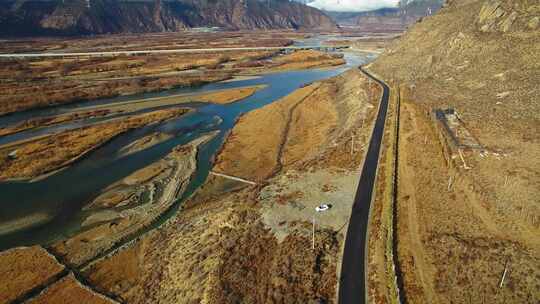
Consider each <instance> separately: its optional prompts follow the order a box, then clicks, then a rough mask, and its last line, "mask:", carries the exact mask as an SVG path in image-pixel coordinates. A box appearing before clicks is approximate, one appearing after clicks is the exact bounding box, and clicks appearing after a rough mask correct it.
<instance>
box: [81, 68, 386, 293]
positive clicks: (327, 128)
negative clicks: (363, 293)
mask: <svg viewBox="0 0 540 304" xmlns="http://www.w3.org/2000/svg"><path fill="white" fill-rule="evenodd" d="M378 94H379V93H377V86H376V85H375V84H373V83H371V84H370V83H369V82H368V81H367V79H366V78H364V76H363V75H362V74H361V73H360V72H359V71H357V70H351V71H349V72H347V73H345V74H343V75H340V76H337V77H335V78H332V79H329V80H325V81H321V82H316V83H314V84H311V85H309V86H307V87H305V88H301V89H300V90H298V91H295V92H294V93H292V94H290V95H288V96H286V97H284V98H282V99H280V100H279V101H276V102H274V103H272V104H269V105H267V106H265V107H262V108H260V109H258V110H255V111H252V112H249V113H248V114H245V115H244V116H242V118H241V119H240V120H239V121H238V123H237V124H236V125H235V127H234V128H233V129H232V131H231V132H230V134H229V136H228V138H227V140H226V142H225V144H224V146H223V148H222V150H221V151H220V152H219V153H218V156H217V158H216V163H215V165H214V169H213V170H215V171H218V169H219V170H220V171H219V172H221V171H223V173H225V174H229V175H235V174H236V175H239V176H240V177H242V178H247V179H252V180H255V181H256V182H257V183H258V185H257V186H251V185H248V184H245V183H242V182H239V181H233V180H228V179H225V178H223V177H220V176H209V177H208V178H207V181H206V182H205V184H204V185H203V186H202V187H201V188H200V189H199V190H198V191H197V192H196V193H195V195H194V196H193V197H192V198H191V199H189V200H187V201H186V202H185V203H184V205H183V208H182V212H180V213H178V214H177V215H176V216H175V217H174V218H172V219H171V220H170V221H169V222H168V223H167V224H165V225H164V226H162V227H160V228H158V229H156V230H153V231H151V232H149V233H147V234H146V235H144V236H143V237H141V238H140V240H138V241H136V242H132V243H130V244H128V245H126V246H125V247H124V248H122V249H121V250H119V251H118V252H116V253H115V254H113V255H112V256H110V257H107V258H105V259H102V260H100V261H98V262H97V263H94V264H93V265H91V266H90V267H88V268H87V269H85V271H84V273H85V276H86V277H87V278H88V279H89V281H90V282H92V284H93V285H95V286H96V287H97V288H98V289H99V290H102V291H104V292H107V293H112V294H114V295H116V296H118V297H120V298H121V299H123V300H125V301H128V302H130V303H143V302H147V301H153V300H157V299H160V300H163V301H170V302H175V301H183V300H185V299H190V300H192V301H194V302H199V301H203V302H206V303H223V302H231V301H232V302H234V301H245V302H266V301H270V300H273V301H281V300H283V299H290V298H294V299H298V300H300V301H303V302H309V301H312V300H320V301H328V302H333V301H334V300H335V294H336V285H337V272H338V270H337V269H336V266H337V265H338V264H339V259H340V255H341V244H342V242H343V239H344V237H343V233H344V232H345V231H344V228H343V227H345V225H346V222H347V220H348V217H349V215H350V213H349V212H350V207H351V205H352V201H353V196H354V192H355V190H356V187H355V186H356V182H357V179H358V176H359V173H358V169H359V166H360V164H361V162H362V156H363V150H364V149H365V147H364V146H365V143H367V141H368V138H369V133H370V131H371V124H372V121H373V118H374V116H375V109H376V106H377V102H378V97H379V96H378ZM351 113H353V115H351ZM264 126H272V128H271V129H267V128H265V127H264ZM257 134H258V135H257ZM263 134H264V136H262V135H263ZM311 134H312V135H311ZM353 141H354V143H353ZM315 143H316V144H315ZM300 151H307V153H301V152H300ZM351 151H352V153H351ZM257 156H258V157H259V158H262V159H264V160H265V161H263V162H261V161H255V159H256V157H257ZM323 202H330V203H331V204H332V205H333V207H332V209H331V210H330V211H328V214H321V215H320V216H317V219H316V222H317V227H316V231H317V233H316V239H315V249H312V248H311V220H312V216H313V215H314V207H315V206H317V205H319V204H320V203H323ZM120 261H122V262H121V263H120ZM141 261H144V263H141ZM158 274H159V275H158ZM224 286H227V288H224Z"/></svg>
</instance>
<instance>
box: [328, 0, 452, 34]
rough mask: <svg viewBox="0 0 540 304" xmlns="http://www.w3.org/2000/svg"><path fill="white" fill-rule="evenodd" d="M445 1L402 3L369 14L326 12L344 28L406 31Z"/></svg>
mask: <svg viewBox="0 0 540 304" xmlns="http://www.w3.org/2000/svg"><path fill="white" fill-rule="evenodd" d="M443 4H444V0H409V1H406V0H404V1H401V2H400V3H399V4H398V6H397V7H388V8H381V9H378V10H373V11H367V12H326V14H327V15H328V16H330V17H331V18H332V19H333V20H334V21H335V22H336V23H338V24H339V25H343V26H360V27H362V26H364V27H380V28H385V29H397V30H399V29H404V28H405V27H407V26H408V25H410V24H412V23H414V22H416V21H417V20H418V19H420V18H422V17H425V16H428V15H431V14H435V13H436V12H437V11H438V10H439V9H440V8H441V7H442V6H443Z"/></svg>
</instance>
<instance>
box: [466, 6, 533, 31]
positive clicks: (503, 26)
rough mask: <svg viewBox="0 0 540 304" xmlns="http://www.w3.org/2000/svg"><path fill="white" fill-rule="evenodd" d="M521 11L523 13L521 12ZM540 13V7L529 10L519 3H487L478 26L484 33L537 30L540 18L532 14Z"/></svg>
mask: <svg viewBox="0 0 540 304" xmlns="http://www.w3.org/2000/svg"><path fill="white" fill-rule="evenodd" d="M520 11H521V12H520ZM539 11H540V6H531V7H529V8H528V9H526V8H524V7H522V5H519V2H518V3H514V4H513V5H510V3H508V2H506V1H500V0H489V1H485V2H484V4H483V5H482V8H481V9H480V13H479V14H478V17H477V19H476V24H477V26H478V28H479V29H480V31H482V32H503V33H506V32H509V31H512V30H524V29H526V28H528V29H532V30H534V29H536V28H537V27H538V23H540V18H539V17H538V16H531V15H530V13H531V12H532V13H534V12H536V14H538V12H539ZM529 18H530V19H529Z"/></svg>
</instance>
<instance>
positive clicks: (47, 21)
mask: <svg viewBox="0 0 540 304" xmlns="http://www.w3.org/2000/svg"><path fill="white" fill-rule="evenodd" d="M214 26H217V27H222V28H227V29H273V28H286V29H334V28H335V27H336V25H335V23H334V22H333V21H332V20H331V19H330V18H329V17H327V16H326V15H325V14H324V13H322V12H320V11H319V10H317V9H315V8H312V7H308V6H306V5H303V4H300V3H296V2H289V1H286V0H271V1H264V2H261V1H259V0H241V1H237V0H218V1H209V0H89V1H87V0H64V1H61V0H7V1H3V3H2V4H0V35H4V36H5V35H8V36H16V35H44V34H47V35H57V34H61V35H78V34H105V33H128V32H135V33H139V32H163V31H178V30H182V29H186V28H192V27H214Z"/></svg>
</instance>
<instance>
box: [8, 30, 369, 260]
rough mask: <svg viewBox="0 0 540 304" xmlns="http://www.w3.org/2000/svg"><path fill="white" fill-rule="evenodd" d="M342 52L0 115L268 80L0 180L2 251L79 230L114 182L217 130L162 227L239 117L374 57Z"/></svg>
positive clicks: (47, 112) (22, 116)
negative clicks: (341, 58) (49, 168)
mask: <svg viewBox="0 0 540 304" xmlns="http://www.w3.org/2000/svg"><path fill="white" fill-rule="evenodd" d="M332 38H334V37H332ZM321 40H322V39H321V38H317V39H314V40H312V41H308V42H305V41H304V42H302V43H305V44H312V43H313V42H316V43H320V41H321ZM344 55H345V59H346V61H347V64H346V65H343V66H340V67H337V68H332V69H316V70H302V71H288V72H279V73H271V74H264V75H260V77H258V78H254V79H248V80H238V81H230V82H219V83H212V84H207V85H203V86H200V87H195V88H181V89H172V90H167V91H162V92H159V93H146V94H137V95H131V96H121V97H116V98H109V99H101V100H94V101H87V102H83V103H74V104H69V105H62V106H56V107H51V108H44V109H37V110H32V111H26V112H20V113H16V114H13V115H9V116H4V117H0V126H5V125H9V124H14V123H17V122H21V121H24V120H26V119H29V118H35V117H46V116H51V115H58V114H62V113H69V112H73V111H81V110H84V109H85V108H89V109H90V108H92V107H95V106H97V105H112V104H115V103H120V102H129V101H135V100H141V99H144V98H152V97H166V96H172V95H177V94H191V93H193V94H199V93H205V92H208V91H213V90H221V89H232V88H238V87H245V86H254V85H266V87H265V88H263V89H261V90H259V91H257V92H256V93H255V94H253V95H251V96H249V97H247V98H245V99H242V100H240V101H237V102H234V103H230V104H224V105H221V104H212V103H183V104H177V105H174V106H175V107H188V108H191V109H192V111H191V112H190V113H188V114H186V115H184V116H181V117H179V118H176V119H172V120H168V121H166V122H164V123H160V124H156V125H150V126H146V127H143V128H140V129H137V130H134V131H130V132H127V133H125V134H123V135H121V136H118V137H116V138H115V139H114V140H112V141H110V142H108V143H107V144H105V145H103V146H102V147H100V148H99V149H97V150H95V151H93V152H92V153H90V154H89V155H87V156H86V157H84V158H82V159H81V160H79V161H77V162H76V163H75V164H73V165H71V166H70V167H68V168H66V169H64V170H62V171H59V172H57V173H55V174H53V175H50V176H48V177H46V178H44V179H41V180H39V181H34V182H26V181H24V182H23V181H21V182H5V183H0V250H4V249H7V248H12V247H15V246H23V245H25V246H26V245H34V244H43V245H46V244H49V243H51V242H53V241H55V240H58V239H62V238H66V237H68V236H70V235H72V234H74V233H76V232H77V231H79V230H80V228H81V223H82V222H83V220H84V219H85V218H86V216H87V215H88V214H86V213H85V211H83V207H84V206H85V205H86V204H88V202H90V201H92V200H93V199H94V198H95V197H96V196H98V195H99V194H100V192H101V191H103V190H104V189H106V188H107V187H108V186H109V185H111V184H113V183H115V182H117V181H119V180H121V179H123V178H124V177H126V176H128V175H130V174H132V173H133V172H135V171H137V170H139V169H141V168H144V167H146V166H148V165H150V164H152V163H154V162H156V161H158V160H159V159H161V158H163V157H164V156H166V155H167V154H168V153H170V152H171V150H172V149H173V148H174V147H176V146H178V145H183V144H186V143H189V142H190V141H192V140H194V139H196V138H198V137H199V136H201V135H203V134H206V133H208V132H212V131H216V130H217V131H219V133H218V135H217V136H216V137H214V138H213V139H212V140H211V141H209V142H207V143H206V144H204V145H202V146H201V147H200V150H199V153H198V157H197V170H196V172H195V174H194V176H193V178H192V179H191V181H190V184H189V186H188V188H187V190H186V191H185V192H184V193H183V194H182V195H181V197H179V198H178V199H177V201H176V203H175V204H174V205H173V207H171V208H170V209H169V210H168V211H167V212H165V213H164V214H162V216H161V218H160V219H159V220H158V221H157V222H155V223H154V224H153V225H152V226H151V227H148V228H147V229H153V228H155V227H157V226H159V225H160V224H161V223H163V222H164V221H165V220H167V219H168V218H170V217H171V216H173V215H174V214H175V213H176V212H177V211H178V209H179V207H180V206H181V203H182V201H183V200H185V199H186V198H187V197H189V196H190V195H191V194H193V192H194V191H195V190H196V189H197V188H198V187H199V186H201V185H202V184H203V183H204V181H205V180H206V178H207V176H208V174H209V171H210V169H211V166H212V158H213V156H214V155H215V153H216V151H218V150H219V148H220V147H221V145H222V144H223V142H224V140H225V137H226V135H227V133H228V131H229V130H230V129H231V128H232V127H233V126H234V123H235V121H236V120H237V119H238V117H239V116H240V115H242V114H244V113H247V112H249V111H252V110H254V109H257V108H260V107H262V106H264V105H266V104H269V103H272V102H274V101H276V100H278V99H280V98H282V97H284V96H286V95H288V94H290V93H292V92H293V91H294V90H297V89H298V88H300V87H302V86H304V85H306V84H308V83H311V82H314V81H318V80H322V79H326V78H330V77H333V76H336V75H338V74H341V73H343V72H344V71H346V70H347V69H350V68H352V67H356V66H358V65H361V64H365V63H367V62H369V61H371V60H373V59H374V56H373V55H368V54H360V53H352V52H346V53H344ZM153 109H155V108H153ZM153 109H152V108H150V109H145V110H153ZM99 119H100V118H91V119H88V120H85V121H82V122H81V121H78V122H74V123H68V124H64V125H61V126H53V127H50V128H48V129H47V128H43V129H38V130H31V131H27V132H21V133H17V134H14V135H13V136H4V137H0V145H1V144H6V143H9V142H13V141H17V140H24V139H28V138H32V137H35V136H39V135H43V134H47V133H51V132H59V131H62V130H66V129H71V128H76V127H80V126H84V125H87V124H89V123H95V122H96V121H99ZM154 132H163V133H167V134H170V135H173V136H172V137H171V138H170V139H168V140H166V141H164V142H161V143H159V144H156V145H154V146H152V147H150V148H147V149H144V150H141V151H139V152H136V153H132V154H128V155H123V154H121V153H119V151H120V150H121V149H122V148H123V147H126V146H128V145H129V144H131V143H133V142H134V141H136V140H138V139H140V138H142V137H144V136H146V135H148V134H151V133H154Z"/></svg>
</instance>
